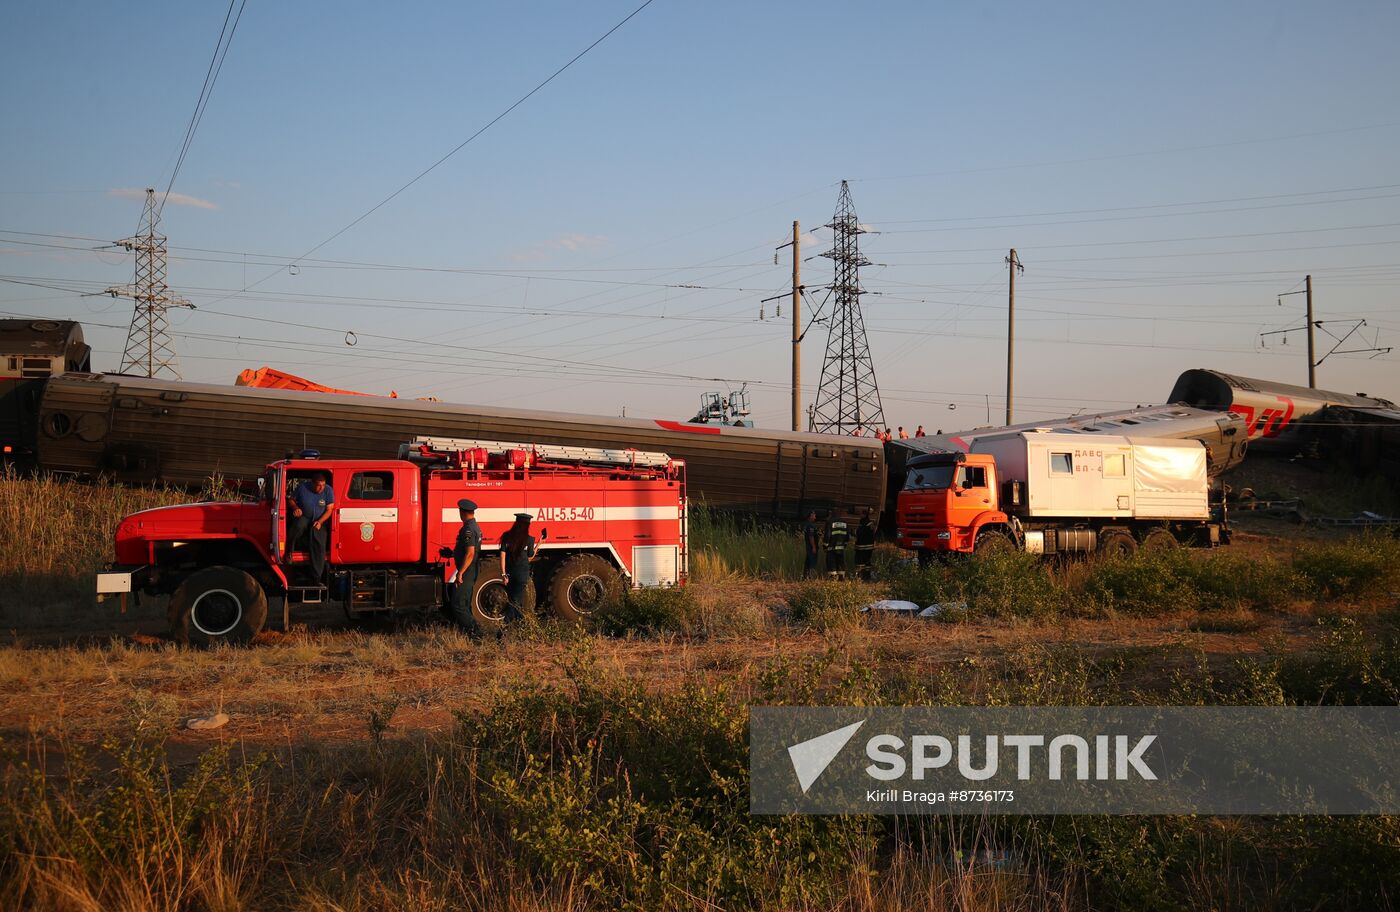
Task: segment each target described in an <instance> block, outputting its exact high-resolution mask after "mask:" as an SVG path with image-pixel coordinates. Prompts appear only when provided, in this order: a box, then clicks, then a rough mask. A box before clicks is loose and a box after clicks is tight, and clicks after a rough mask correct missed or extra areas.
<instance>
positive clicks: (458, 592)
mask: <svg viewBox="0 0 1400 912" xmlns="http://www.w3.org/2000/svg"><path fill="white" fill-rule="evenodd" d="M457 510H458V512H459V513H460V514H461V517H462V528H460V529H458V530H457V542H456V544H455V545H453V547H452V562H453V564H454V565H455V566H456V567H457V572H456V574H454V576H453V580H454V582H455V583H456V584H457V588H456V589H454V590H453V592H452V620H454V621H456V622H457V626H459V627H461V628H462V629H463V630H465V631H466V632H467V633H469V634H471V635H472V636H474V637H475V636H480V635H481V628H480V627H479V626H477V623H476V618H475V617H473V616H472V595H473V593H475V592H476V577H477V571H478V569H479V568H480V564H481V560H480V558H481V527H480V526H478V525H477V524H476V502H475V501H472V500H467V499H466V498H463V499H462V500H459V501H457Z"/></svg>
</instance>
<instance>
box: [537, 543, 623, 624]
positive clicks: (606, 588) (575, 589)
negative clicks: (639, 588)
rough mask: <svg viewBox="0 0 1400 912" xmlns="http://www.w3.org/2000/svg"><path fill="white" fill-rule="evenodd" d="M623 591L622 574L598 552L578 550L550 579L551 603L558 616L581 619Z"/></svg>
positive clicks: (576, 620) (567, 619) (565, 618)
mask: <svg viewBox="0 0 1400 912" xmlns="http://www.w3.org/2000/svg"><path fill="white" fill-rule="evenodd" d="M621 595H622V575H621V574H619V573H618V572H617V568H616V567H614V566H613V565H612V564H610V563H608V562H607V561H605V560H603V559H602V558H601V557H599V556H598V555H596V554H575V555H574V556H572V557H570V558H567V559H566V560H565V561H564V562H563V563H561V564H560V565H559V568H558V569H557V570H555V571H554V575H553V576H552V577H550V580H549V604H550V607H551V608H553V610H554V614H555V616H556V617H559V618H562V619H564V620H566V621H574V622H579V621H582V620H585V619H586V618H588V617H590V616H591V615H592V614H593V613H594V612H596V611H597V610H598V609H599V608H601V607H603V606H604V605H606V604H607V603H608V602H610V601H612V600H613V599H616V598H619V597H620V596H621Z"/></svg>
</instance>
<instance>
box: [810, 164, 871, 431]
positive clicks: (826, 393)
mask: <svg viewBox="0 0 1400 912" xmlns="http://www.w3.org/2000/svg"><path fill="white" fill-rule="evenodd" d="M826 227H828V228H830V229H831V230H832V233H833V234H834V235H835V238H834V241H833V245H832V248H831V249H830V250H828V251H827V252H825V253H823V254H822V256H824V257H828V258H830V259H831V261H832V262H833V263H834V264H835V267H836V276H835V279H834V280H833V282H832V285H831V290H832V295H833V298H834V301H833V303H832V309H831V314H830V316H829V318H828V319H829V320H830V323H829V324H828V330H827V337H826V356H825V358H823V360H822V379H821V383H820V384H819V385H818V387H817V396H816V402H815V404H814V405H813V407H812V411H811V413H810V415H811V417H810V418H809V422H810V424H809V428H810V430H813V431H817V432H818V433H824V434H845V433H850V432H853V431H859V432H860V433H862V434H872V433H877V432H878V430H879V429H880V428H882V427H884V424H885V412H884V409H883V408H882V407H881V405H880V388H879V387H878V386H877V385H876V383H875V364H874V362H873V361H872V360H871V358H870V343H869V342H868V341H866V338H865V318H864V317H862V316H861V312H860V296H861V295H862V294H865V290H864V289H862V288H861V287H860V267H862V266H869V265H870V261H869V260H867V259H866V258H865V257H863V256H861V253H860V244H859V240H858V239H859V237H860V235H862V234H864V233H865V231H866V229H865V228H863V227H861V224H860V222H859V220H857V219H856V210H855V206H854V205H852V203H851V190H850V188H849V187H848V186H847V185H846V182H845V181H842V182H841V196H840V197H839V198H838V199H837V202H836V215H835V216H834V217H833V218H832V220H831V224H829V225H827V226H826Z"/></svg>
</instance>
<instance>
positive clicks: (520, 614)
mask: <svg viewBox="0 0 1400 912" xmlns="http://www.w3.org/2000/svg"><path fill="white" fill-rule="evenodd" d="M532 519H534V517H533V516H531V515H530V514H529V513H517V514H515V525H513V526H511V527H510V528H509V529H507V530H506V531H505V534H504V535H502V536H501V578H502V579H504V580H505V581H506V598H508V599H509V600H510V603H509V604H508V605H507V606H506V623H507V624H514V623H515V622H516V621H522V620H524V619H525V613H524V612H525V595H526V593H527V592H528V591H529V588H530V562H531V561H533V560H534V559H535V537H534V536H533V535H531V534H530V520H532Z"/></svg>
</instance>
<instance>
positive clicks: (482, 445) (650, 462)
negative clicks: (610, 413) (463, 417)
mask: <svg viewBox="0 0 1400 912" xmlns="http://www.w3.org/2000/svg"><path fill="white" fill-rule="evenodd" d="M424 446H425V447H427V448H428V449H430V450H437V451H439V452H456V453H460V452H463V451H465V450H473V449H483V450H488V451H490V452H501V451H503V450H526V451H529V452H533V453H534V454H535V455H537V456H539V457H540V458H542V459H558V460H561V461H564V462H587V463H593V464H597V465H629V466H647V467H649V468H656V469H664V468H665V467H666V466H668V465H670V464H671V462H672V460H671V457H670V456H668V455H666V454H665V453H649V452H646V451H645V450H615V449H607V448H604V447H580V446H561V445H557V444H549V443H507V442H505V441H501V440H471V439H467V438H461V437H415V438H413V440H411V441H410V442H409V443H406V444H404V446H403V447H401V448H400V450H399V458H400V459H403V458H407V457H408V456H411V455H413V454H415V453H417V451H418V448H419V447H424Z"/></svg>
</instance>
